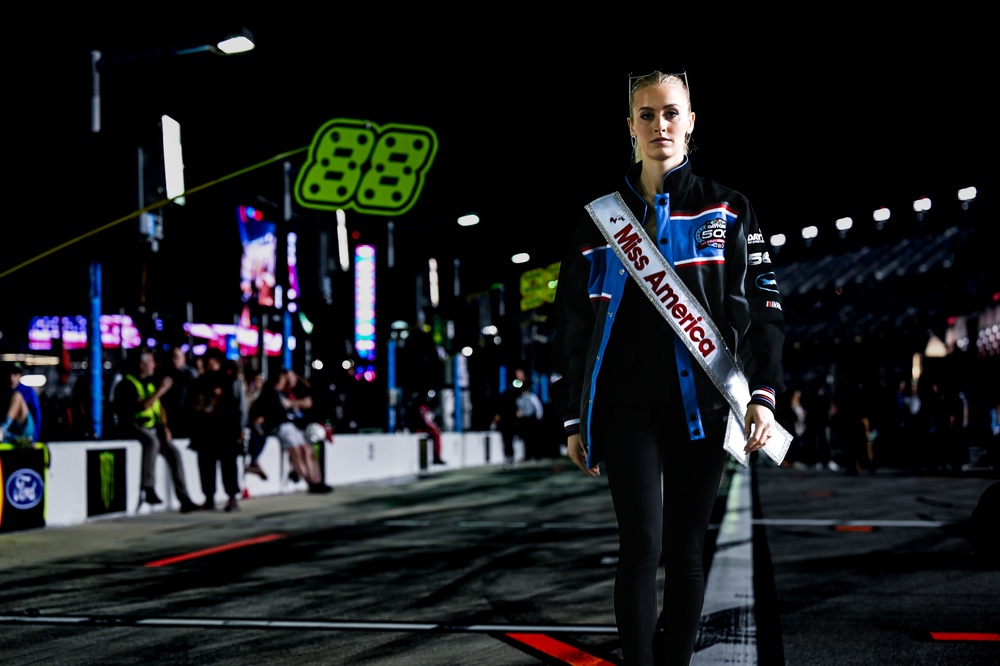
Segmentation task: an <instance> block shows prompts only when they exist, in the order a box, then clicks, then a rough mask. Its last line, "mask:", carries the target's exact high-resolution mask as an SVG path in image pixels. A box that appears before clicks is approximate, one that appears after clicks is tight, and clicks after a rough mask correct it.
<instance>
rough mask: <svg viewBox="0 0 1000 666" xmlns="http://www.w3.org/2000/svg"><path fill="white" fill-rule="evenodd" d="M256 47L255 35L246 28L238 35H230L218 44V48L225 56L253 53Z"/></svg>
mask: <svg viewBox="0 0 1000 666" xmlns="http://www.w3.org/2000/svg"><path fill="white" fill-rule="evenodd" d="M254 46H255V44H254V41H253V35H252V34H250V31H249V30H247V29H246V28H243V29H241V30H240V31H239V32H238V33H236V34H233V35H229V36H228V37H226V38H225V39H223V40H221V41H220V42H219V43H218V44H216V48H218V49H219V51H221V52H222V53H224V54H225V55H233V54H235V53H246V52H247V51H252V50H253V48H254Z"/></svg>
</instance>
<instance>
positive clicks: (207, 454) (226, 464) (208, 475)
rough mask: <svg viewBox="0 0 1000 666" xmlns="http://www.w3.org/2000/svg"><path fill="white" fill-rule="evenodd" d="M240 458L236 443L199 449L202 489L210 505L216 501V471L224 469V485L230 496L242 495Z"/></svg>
mask: <svg viewBox="0 0 1000 666" xmlns="http://www.w3.org/2000/svg"><path fill="white" fill-rule="evenodd" d="M238 458H239V455H238V453H237V450H236V447H235V446H234V445H229V446H218V447H215V446H213V447H205V448H204V449H202V448H199V449H198V473H199V476H200V478H201V491H202V492H203V493H204V494H205V502H206V503H207V504H208V505H213V504H214V503H215V471H216V468H217V467H218V468H219V469H220V470H221V471H222V487H223V489H224V490H225V491H226V495H228V496H229V497H230V498H234V497H236V498H238V497H239V496H240V477H239V471H238Z"/></svg>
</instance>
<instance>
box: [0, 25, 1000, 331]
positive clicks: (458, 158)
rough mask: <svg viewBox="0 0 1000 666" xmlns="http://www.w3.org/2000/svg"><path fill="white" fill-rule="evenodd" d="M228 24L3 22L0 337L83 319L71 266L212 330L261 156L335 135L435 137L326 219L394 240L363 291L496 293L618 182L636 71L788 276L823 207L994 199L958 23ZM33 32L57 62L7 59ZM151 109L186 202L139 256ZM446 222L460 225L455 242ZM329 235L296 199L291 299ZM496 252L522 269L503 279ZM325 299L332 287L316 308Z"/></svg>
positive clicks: (83, 296)
mask: <svg viewBox="0 0 1000 666" xmlns="http://www.w3.org/2000/svg"><path fill="white" fill-rule="evenodd" d="M240 13H241V15H240V16H238V17H237V18H235V19H233V20H232V21H222V20H216V19H205V18H203V17H200V16H197V17H191V16H187V17H185V18H184V19H177V20H164V21H158V22H156V23H153V22H152V21H150V20H149V19H148V18H146V19H142V20H138V19H134V18H131V17H129V16H127V15H121V16H117V17H115V18H114V19H113V20H112V18H111V17H110V16H98V15H93V14H83V13H80V15H79V16H64V17H63V18H62V19H61V20H60V21H59V24H58V25H50V24H49V22H50V21H51V20H52V19H51V18H49V17H46V19H45V22H42V21H41V19H39V20H38V21H36V22H30V21H29V22H28V23H26V24H25V26H23V27H24V29H23V30H16V32H19V33H20V34H18V35H16V36H15V37H14V45H15V47H18V46H20V48H13V49H12V50H11V51H10V52H11V53H14V54H15V55H16V62H15V63H13V65H12V66H11V68H12V69H13V70H15V71H14V72H13V88H11V89H8V90H10V91H12V92H13V94H12V95H11V98H10V104H11V106H12V107H13V109H14V114H13V115H14V117H15V123H16V124H15V125H13V126H12V129H11V130H9V131H10V132H11V134H10V135H9V139H10V143H9V145H11V146H12V147H13V148H14V152H13V155H11V156H9V161H8V171H7V173H8V174H12V175H9V176H8V181H7V182H8V183H11V184H13V185H14V187H13V188H11V189H10V190H9V192H10V194H11V195H12V199H11V201H12V203H10V204H9V205H8V209H7V210H8V216H9V217H8V222H7V223H6V224H5V225H4V233H5V235H6V236H7V239H6V240H5V242H4V243H3V245H4V251H3V252H2V253H0V273H5V275H4V276H3V277H0V287H3V289H4V291H5V294H7V299H6V300H7V301H8V302H9V303H13V304H14V307H13V308H12V309H10V310H8V311H6V312H5V313H4V317H6V318H9V319H8V324H7V326H6V327H7V328H8V329H11V328H13V330H15V332H16V330H17V328H18V326H19V325H20V321H21V319H20V318H23V317H24V316H25V315H26V314H40V313H49V314H56V313H63V314H65V313H69V312H76V313H83V312H85V311H86V309H87V296H88V281H87V266H88V265H89V264H90V262H93V261H99V262H101V265H102V270H103V273H104V288H103V298H104V302H105V311H109V312H117V311H119V310H121V309H124V310H125V311H129V312H131V311H133V310H134V308H136V307H137V306H138V305H139V303H140V300H142V302H144V303H145V304H146V306H147V308H148V309H149V310H153V311H159V312H169V313H174V315H176V316H183V308H184V304H185V303H187V302H193V303H194V307H195V317H196V319H210V318H212V319H216V320H225V319H226V318H227V317H229V318H231V316H232V313H233V312H235V311H237V310H238V307H239V284H238V271H239V258H240V246H239V238H238V234H237V224H236V215H235V209H236V206H238V205H240V204H247V205H252V206H258V207H260V208H261V209H262V210H263V211H265V213H266V214H267V216H268V217H270V218H272V219H275V220H277V221H279V222H283V220H282V219H281V218H282V212H281V211H282V208H281V202H282V197H283V195H284V182H283V171H282V162H283V161H284V160H276V159H275V158H276V157H278V156H281V155H288V157H287V160H288V161H289V162H291V164H292V168H293V170H297V169H298V168H299V167H300V166H301V165H302V163H303V160H304V159H305V152H304V149H305V148H306V147H307V146H309V144H310V143H311V141H312V139H313V135H314V134H315V133H316V131H317V130H318V129H319V128H320V127H321V126H322V125H323V124H324V123H326V122H328V121H330V120H332V119H336V118H341V119H357V120H368V121H370V122H372V123H375V124H377V125H380V126H381V125H385V124H390V123H396V124H408V125H417V126H423V127H429V128H431V129H432V130H433V131H434V132H435V134H436V137H437V140H438V150H437V154H436V157H435V160H434V162H433V164H432V166H431V167H430V168H429V170H428V171H427V174H426V179H425V182H424V185H423V190H422V192H421V194H420V197H419V199H418V201H417V202H416V204H415V205H414V206H413V207H412V208H411V209H410V210H408V211H407V212H406V213H405V214H403V215H400V216H398V217H396V218H393V217H387V216H377V215H359V214H357V213H351V212H349V213H348V227H349V229H350V230H351V231H353V232H356V233H357V234H358V235H359V241H362V242H372V243H374V244H376V245H380V246H384V243H385V240H386V237H387V222H388V221H390V220H391V221H392V222H393V224H394V226H395V232H396V233H395V238H394V240H395V247H396V267H395V268H394V269H393V273H392V274H390V275H389V276H387V279H386V282H385V283H383V284H382V285H380V289H385V290H386V291H387V292H389V293H393V294H396V295H398V297H399V298H400V300H401V301H405V300H410V299H409V296H408V294H409V293H411V292H412V291H413V289H414V281H413V277H412V275H413V274H414V273H415V272H418V271H419V270H420V268H421V267H423V266H425V265H426V261H427V259H428V258H429V257H434V258H436V259H437V260H438V262H439V264H440V265H441V266H442V267H443V270H444V271H445V274H444V276H443V278H444V279H445V280H446V281H447V285H448V288H449V289H450V285H451V280H452V276H451V274H450V271H451V270H452V266H453V262H454V260H455V259H458V260H459V261H460V277H461V286H462V291H463V292H464V293H471V292H475V291H477V290H482V289H487V288H489V286H490V285H491V284H494V283H497V282H503V283H505V284H508V285H511V286H513V287H514V288H516V279H517V275H518V274H519V273H520V271H522V270H524V269H527V268H533V267H541V266H546V265H548V264H551V263H553V262H557V261H559V260H560V259H561V258H562V253H563V251H564V247H565V246H564V240H563V239H564V238H565V236H566V234H567V233H568V230H569V229H570V228H571V227H572V225H574V224H575V223H576V222H577V221H578V220H579V219H580V216H581V215H582V214H583V206H584V204H586V203H587V202H589V201H590V200H592V199H594V198H596V197H598V196H600V195H603V194H605V193H607V192H609V191H611V190H613V189H616V188H617V187H618V186H619V183H620V180H621V177H622V174H623V171H624V169H625V168H626V167H627V166H628V163H629V162H628V160H629V151H630V147H629V142H628V138H629V137H628V131H627V126H626V122H625V117H626V111H627V97H626V92H627V77H628V74H629V73H630V72H635V73H641V72H646V71H649V70H652V69H654V68H661V69H665V70H680V69H686V70H687V72H688V76H689V80H690V86H691V92H692V95H693V105H694V110H695V112H696V113H697V121H696V129H695V133H694V138H693V143H694V144H695V146H696V152H695V153H694V154H693V155H692V163H693V167H694V169H695V171H696V172H697V173H699V174H701V175H703V176H706V177H709V178H713V179H715V180H718V181H720V182H722V183H724V184H726V185H728V186H731V187H733V188H735V189H738V190H741V191H742V192H744V193H745V194H746V195H747V196H748V197H749V198H750V201H751V203H752V205H753V206H754V209H755V212H756V213H757V216H758V218H759V219H760V221H761V224H762V227H763V229H764V231H765V233H766V234H768V235H771V234H775V233H779V232H780V233H785V234H787V235H788V236H789V237H790V239H791V241H792V242H791V243H790V246H789V247H788V249H787V251H784V256H785V257H786V258H788V259H790V258H791V256H792V255H793V253H794V246H795V245H796V239H797V237H798V235H799V230H800V229H801V228H802V227H803V226H805V225H807V224H816V225H817V226H819V227H820V230H821V237H820V239H818V241H817V244H818V245H821V246H824V247H829V248H830V251H836V247H837V243H838V242H840V239H838V238H837V237H836V235H835V233H834V232H833V222H834V220H836V219H837V218H839V217H842V216H844V215H851V216H853V217H854V219H855V221H856V223H857V224H858V226H859V228H860V230H859V231H858V233H859V234H860V233H869V232H870V227H871V222H870V219H871V218H870V215H871V211H872V210H873V209H874V208H876V207H878V206H882V205H884V206H889V207H891V208H892V209H893V212H894V217H893V220H892V224H893V225H906V224H913V223H914V222H913V213H912V210H911V209H910V205H911V202H912V201H913V200H914V199H915V198H917V197H919V196H929V197H931V198H932V199H933V200H934V204H935V208H934V211H933V213H932V214H933V215H942V216H943V215H958V214H960V211H958V206H957V200H956V199H955V192H956V190H957V189H958V188H959V187H965V186H970V185H971V186H975V187H977V188H978V190H979V194H980V199H979V200H978V201H977V202H976V204H975V205H977V206H988V205H989V202H990V201H991V200H992V197H994V196H995V169H992V168H989V169H988V167H987V151H988V150H990V149H991V148H995V132H993V131H992V130H991V129H990V128H991V124H990V122H989V121H988V120H987V114H989V113H990V111H991V103H990V101H989V100H990V99H991V98H992V95H991V94H988V90H989V86H988V84H987V81H988V80H989V79H988V78H987V76H986V75H987V64H988V63H990V62H995V58H991V57H989V56H988V54H987V44H988V40H983V39H978V38H977V36H976V35H975V34H973V32H975V31H976V30H978V28H977V27H976V25H977V22H976V21H974V20H971V21H969V22H967V23H965V24H964V25H963V32H962V33H961V35H959V36H958V37H957V38H954V37H955V35H954V32H953V31H952V32H951V33H949V34H951V35H952V37H949V40H950V45H949V46H948V48H947V49H945V48H943V47H942V46H940V40H939V39H938V38H915V37H912V36H910V35H908V34H905V33H904V32H903V31H902V29H901V28H894V29H891V30H885V31H880V30H878V29H877V28H876V27H875V26H870V27H869V28H867V29H857V28H850V29H847V30H846V31H845V30H836V31H831V34H830V35H829V36H825V37H824V36H823V35H821V34H817V33H816V31H815V30H810V31H808V34H806V33H802V32H794V31H791V32H790V31H788V30H784V29H783V30H777V29H775V30H774V31H773V34H772V35H766V34H763V33H760V32H758V33H756V34H754V33H752V32H751V31H748V34H743V33H744V28H742V27H733V26H730V27H728V28H726V29H717V28H713V29H708V28H706V27H704V26H702V25H701V24H693V25H687V26H684V27H680V28H671V29H670V31H669V32H670V33H677V34H679V35H682V36H680V37H676V38H671V39H664V40H663V43H664V44H665V45H664V46H662V47H659V48H657V49H655V51H654V50H653V49H649V48H644V44H646V43H647V42H652V41H654V40H653V38H647V37H646V36H645V33H644V31H643V30H638V31H637V30H636V28H635V27H634V26H632V27H630V28H628V29H625V30H622V31H620V32H618V33H617V34H616V35H615V38H614V39H608V40H604V39H602V38H600V37H597V36H591V35H584V34H580V35H574V34H572V31H569V30H568V28H567V27H565V26H561V25H559V24H556V23H552V24H545V23H544V22H539V21H530V22H529V21H525V22H523V23H522V22H520V21H514V22H512V25H510V26H502V25H498V24H493V25H491V26H490V27H489V29H485V27H483V28H482V29H481V26H480V25H479V23H478V22H476V23H473V22H471V21H469V20H468V19H466V18H464V17H461V16H457V17H452V18H450V19H449V20H448V21H443V19H442V22H441V23H433V22H432V23H429V24H427V26H424V25H423V24H422V23H420V22H416V21H415V20H411V17H406V16H399V15H389V16H386V17H379V20H378V21H375V20H372V17H371V16H369V20H367V21H356V20H350V21H348V20H345V19H344V18H343V17H342V16H341V15H340V14H338V13H337V12H336V11H331V12H330V13H329V15H325V14H323V13H322V12H321V13H320V14H316V13H312V14H297V13H294V12H292V11H287V12H282V11H281V10H273V9H271V10H268V11H267V12H261V11H250V10H240ZM369 14H370V12H369ZM581 20H584V19H581ZM935 21H936V26H937V28H938V29H944V30H946V31H948V30H951V28H950V27H949V26H948V21H947V20H940V21H939V20H937V19H936V20H935ZM241 25H242V26H245V27H246V28H248V29H250V30H251V31H252V33H253V35H254V36H255V38H256V42H257V44H258V46H257V48H256V49H255V50H254V51H252V52H250V53H247V54H243V55H239V56H231V57H217V56H214V55H212V54H210V53H196V54H190V55H185V56H177V55H170V54H171V53H172V51H175V50H177V49H184V48H190V47H192V46H197V45H199V44H202V43H207V42H210V41H213V39H214V37H215V36H217V35H219V34H221V33H222V32H223V31H228V30H233V29H236V28H238V27H239V26H241ZM449 25H450V26H451V27H447V28H446V27H445V26H449ZM970 25H971V28H970V27H969V26H970ZM46 26H48V27H46ZM557 28H558V29H557ZM834 33H835V34H834ZM710 34H711V36H709V35H710ZM42 36H44V37H46V38H47V40H48V42H49V43H51V44H58V45H60V46H61V47H62V48H61V49H60V50H59V52H58V53H56V52H52V51H51V50H50V51H47V52H45V53H42V52H40V49H39V47H37V46H32V47H30V48H29V46H28V44H27V42H28V40H29V39H32V40H35V39H37V38H39V37H42ZM91 49H99V50H101V51H102V53H103V54H104V61H105V66H104V67H103V68H102V70H101V98H102V122H103V130H102V132H101V133H100V134H93V133H92V132H91V131H90V120H91V119H90V92H91V77H90V51H91ZM650 53H654V54H655V55H653V56H650V55H649V54H650ZM990 74H992V72H990ZM162 113H167V114H168V115H170V116H171V117H173V118H175V119H176V120H178V121H179V122H180V123H181V126H182V130H181V133H182V141H183V148H184V158H185V178H186V185H187V187H188V189H189V190H190V189H194V188H197V191H196V192H194V193H192V194H191V195H190V196H188V198H187V204H186V205H185V206H184V207H178V206H176V205H171V206H168V207H167V208H165V209H164V239H163V241H162V242H161V243H160V247H159V251H158V252H156V253H155V254H154V253H150V252H149V251H148V250H147V249H146V246H145V245H143V243H142V242H141V241H140V240H139V238H138V232H137V230H136V222H135V221H134V220H129V221H125V222H121V223H117V224H114V222H115V221H116V220H119V219H120V218H121V217H123V216H128V215H129V214H130V213H132V212H133V211H134V210H136V208H137V203H138V187H137V183H136V174H137V172H138V168H137V155H136V152H137V147H138V146H140V145H146V146H150V149H155V146H156V139H157V137H158V134H157V132H158V126H157V119H158V118H159V116H160V114H162ZM240 172H243V173H242V174H241V175H234V174H238V173H240ZM14 201H16V202H17V203H16V204H14V203H13V202H14ZM146 203H147V204H148V203H152V202H151V201H146ZM14 211H16V212H14ZM470 211H475V212H477V213H478V214H479V215H480V216H481V218H482V223H481V224H480V225H479V226H478V227H474V228H460V227H458V226H457V225H456V224H455V222H454V220H455V218H456V217H457V216H459V215H461V214H464V213H467V212H470ZM332 220H333V214H332V213H329V212H324V211H317V210H311V209H306V208H302V207H300V206H298V205H296V206H295V207H294V212H293V217H292V220H290V221H289V222H288V223H287V225H288V226H289V228H293V229H295V230H296V231H298V232H299V233H300V235H301V238H302V241H300V242H301V243H302V247H300V262H301V264H302V270H303V271H304V276H305V278H306V280H307V282H306V283H305V285H304V286H305V289H304V292H305V290H307V289H318V274H317V271H318V270H319V268H318V266H319V257H318V256H317V252H316V249H315V248H316V237H317V236H316V234H317V233H318V230H319V229H321V228H324V227H330V225H331V224H332ZM283 223H284V222H283ZM282 228H284V227H282ZM519 251H527V252H529V253H530V254H531V256H532V260H531V261H530V262H529V263H528V264H526V265H523V266H520V267H512V266H511V265H510V264H509V257H510V256H511V255H512V254H513V253H514V252H519ZM781 260H782V259H781V254H779V255H778V261H779V263H780V261H781ZM22 262H27V265H26V266H23V267H20V268H16V270H14V269H15V267H17V266H19V264H21V263H22ZM384 277H385V276H384ZM341 282H342V281H341ZM341 282H335V286H336V288H337V289H338V290H341V289H342V288H344V289H346V288H347V283H346V282H344V283H343V285H341ZM12 295H13V297H12ZM304 297H312V298H317V297H316V296H315V295H311V294H306V293H304ZM347 298H348V297H347V295H346V294H340V293H337V294H335V299H334V300H335V304H334V307H336V305H337V304H338V303H346V302H347V300H346V299H347ZM316 302H317V303H318V302H319V301H316ZM19 306H20V307H19ZM319 307H322V306H319Z"/></svg>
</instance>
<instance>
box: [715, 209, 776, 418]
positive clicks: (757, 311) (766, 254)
mask: <svg viewBox="0 0 1000 666" xmlns="http://www.w3.org/2000/svg"><path fill="white" fill-rule="evenodd" d="M745 211H746V212H745V213H744V214H743V215H742V216H741V221H742V224H741V225H740V227H741V228H742V237H741V238H740V239H739V241H738V242H740V243H741V244H742V245H743V246H744V248H745V257H746V264H745V270H744V271H743V273H744V274H743V275H742V276H741V278H742V281H743V285H742V290H743V293H744V294H745V295H746V300H747V308H748V311H749V318H750V321H749V328H748V329H747V331H746V333H745V337H746V341H747V342H749V348H750V354H751V357H752V362H751V363H750V364H749V365H748V367H747V369H748V370H749V373H750V374H749V377H748V381H749V384H750V392H751V398H750V404H759V405H764V406H765V407H768V408H769V409H771V410H772V411H775V409H776V402H775V400H776V396H777V395H778V394H779V393H781V391H783V390H784V388H785V382H784V370H783V367H782V349H783V347H784V343H785V318H784V312H783V310H782V301H781V291H780V289H779V287H778V281H777V278H776V276H775V273H774V265H773V264H772V263H771V256H770V250H771V247H770V245H769V244H768V242H767V240H766V238H765V236H764V232H763V231H762V230H761V228H760V225H759V224H758V222H757V216H756V215H755V214H754V211H753V208H752V207H751V206H750V204H749V203H746V204H745ZM727 265H728V264H727ZM734 279H735V278H734Z"/></svg>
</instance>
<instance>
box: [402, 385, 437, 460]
mask: <svg viewBox="0 0 1000 666" xmlns="http://www.w3.org/2000/svg"><path fill="white" fill-rule="evenodd" d="M430 401H431V396H430V395H429V394H428V393H425V392H423V391H414V392H413V393H412V394H411V395H410V399H409V401H408V402H407V404H406V409H405V411H406V413H405V414H404V419H405V423H406V425H407V427H408V428H409V429H410V430H411V431H413V432H424V433H427V434H428V435H430V436H431V442H432V444H433V446H434V459H433V463H434V464H435V465H446V464H448V463H447V462H445V460H444V458H442V457H441V427H440V426H439V425H438V423H437V418H436V417H435V415H434V408H433V407H431V404H430Z"/></svg>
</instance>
